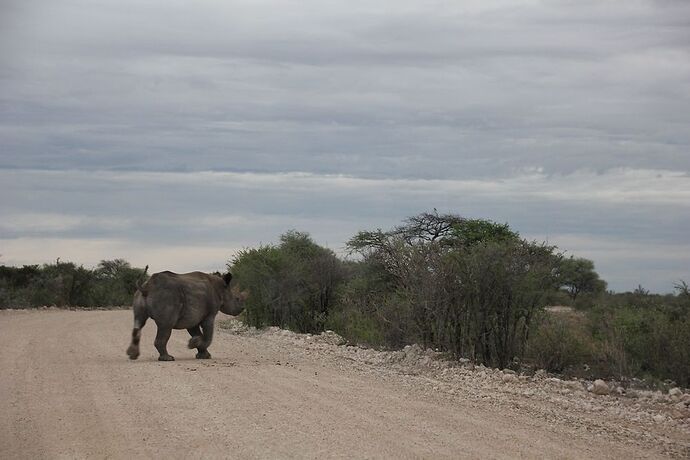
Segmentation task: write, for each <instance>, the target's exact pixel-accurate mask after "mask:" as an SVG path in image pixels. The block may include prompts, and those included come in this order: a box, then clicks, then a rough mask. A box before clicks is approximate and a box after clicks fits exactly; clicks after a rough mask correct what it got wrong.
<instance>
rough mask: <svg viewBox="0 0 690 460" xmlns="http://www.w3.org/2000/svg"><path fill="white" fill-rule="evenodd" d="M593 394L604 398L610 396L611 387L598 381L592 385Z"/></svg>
mask: <svg viewBox="0 0 690 460" xmlns="http://www.w3.org/2000/svg"><path fill="white" fill-rule="evenodd" d="M591 391H592V393H594V394H595V395H600V396H604V395H607V394H609V386H608V385H607V384H606V382H604V381H603V380H601V379H596V380H595V381H594V384H593V385H592V390H591Z"/></svg>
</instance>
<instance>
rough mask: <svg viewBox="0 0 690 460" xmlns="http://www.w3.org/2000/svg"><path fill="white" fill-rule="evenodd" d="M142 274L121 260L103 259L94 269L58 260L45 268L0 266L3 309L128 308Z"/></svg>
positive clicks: (1, 304)
mask: <svg viewBox="0 0 690 460" xmlns="http://www.w3.org/2000/svg"><path fill="white" fill-rule="evenodd" d="M142 274H143V270H142V269H139V268H132V267H131V266H130V265H129V263H128V262H126V261H124V260H122V259H116V260H112V261H107V260H103V261H101V262H100V264H99V265H98V267H97V268H96V269H93V270H91V269H88V268H85V267H83V266H81V265H76V264H74V263H72V262H61V261H60V260H59V259H58V260H57V261H56V262H55V263H52V264H44V265H42V266H38V265H25V266H23V267H6V266H0V308H28V307H37V306H43V305H55V306H58V307H81V308H93V307H104V306H118V305H126V304H129V303H130V302H131V301H132V295H133V294H134V291H135V290H136V285H135V283H136V280H137V279H139V278H140V277H141V276H142Z"/></svg>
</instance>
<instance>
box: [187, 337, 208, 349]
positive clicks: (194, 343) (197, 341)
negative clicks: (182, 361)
mask: <svg viewBox="0 0 690 460" xmlns="http://www.w3.org/2000/svg"><path fill="white" fill-rule="evenodd" d="M203 341H204V338H203V337H202V336H200V335H195V336H194V337H192V338H191V339H189V343H188V344H187V347H188V348H199V346H200V345H201V344H202V343H203Z"/></svg>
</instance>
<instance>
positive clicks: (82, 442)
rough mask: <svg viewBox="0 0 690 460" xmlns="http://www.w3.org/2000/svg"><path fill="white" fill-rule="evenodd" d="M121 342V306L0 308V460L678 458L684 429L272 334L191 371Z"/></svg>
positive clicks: (187, 355) (179, 348)
mask: <svg viewBox="0 0 690 460" xmlns="http://www.w3.org/2000/svg"><path fill="white" fill-rule="evenodd" d="M220 316H222V315H220ZM130 331H131V312H129V311H126V310H121V311H59V310H57V311H56V310H43V311H36V310H34V311H1V312H0V369H2V374H1V375H0V395H2V397H1V398H0V458H3V459H4V458H31V459H35V458H160V457H164V456H165V457H170V458H185V457H190V456H191V457H192V458H657V457H666V456H669V455H670V456H676V457H683V456H687V455H690V447H689V446H690V438H688V437H687V436H688V433H690V431H687V430H685V427H684V426H677V425H667V424H661V425H658V426H657V427H656V428H655V426H654V425H649V424H648V423H647V422H644V423H643V422H640V423H638V424H635V422H626V421H624V420H623V421H621V420H618V419H616V418H615V417H614V416H613V415H609V412H611V411H609V409H606V408H605V409H596V407H594V406H593V405H592V404H593V403H591V402H589V403H588V404H589V406H588V407H589V409H587V410H584V409H583V410H580V409H578V407H579V406H573V409H572V410H573V411H575V412H577V413H574V414H562V413H561V412H562V411H561V408H562V407H566V409H567V407H569V406H567V404H566V405H562V404H561V405H560V406H559V403H558V401H557V400H550V399H549V398H548V397H546V396H543V395H541V394H540V393H539V392H538V391H536V390H535V391H533V392H532V390H531V389H530V388H528V387H527V386H526V385H528V383H524V382H518V383H516V384H515V385H514V386H515V388H520V390H519V391H518V390H516V389H515V388H513V389H512V390H510V391H508V390H506V391H503V390H501V389H500V388H501V387H498V386H497V385H508V384H504V383H502V382H501V381H500V379H499V380H496V379H497V378H493V377H491V378H489V377H486V376H487V375H491V372H483V374H482V373H477V371H474V370H473V371H472V372H469V371H468V373H467V379H466V380H465V381H466V382H468V383H467V384H466V385H462V386H461V388H465V389H466V390H463V391H456V390H457V388H459V387H458V386H455V387H453V386H451V385H449V384H447V383H445V382H446V381H445V380H444V379H443V378H442V376H441V374H444V372H445V374H447V369H445V370H444V369H440V368H435V370H434V371H433V372H432V373H431V374H429V375H425V374H424V373H423V372H422V373H419V372H414V373H412V374H413V375H410V374H409V373H407V374H406V373H405V372H403V371H401V369H403V368H402V367H400V366H397V367H396V366H378V365H376V363H374V362H373V361H372V359H373V360H375V359H374V358H371V356H373V355H371V356H370V357H369V358H366V359H364V360H358V359H354V358H351V357H350V355H356V354H357V349H356V347H343V346H341V347H337V346H335V345H330V344H326V343H317V341H316V340H313V339H314V338H310V337H306V338H305V337H301V338H300V337H297V338H295V336H294V335H290V334H282V333H276V331H275V330H274V331H273V332H272V333H263V334H259V333H254V334H252V333H232V332H227V331H223V330H217V333H216V336H215V339H214V343H213V345H212V347H211V348H210V351H211V353H212V355H213V359H211V360H195V359H194V354H193V352H192V351H191V350H187V349H186V347H185V345H186V342H187V340H188V336H187V334H186V332H185V331H174V332H173V336H172V338H171V342H170V344H169V347H168V349H169V351H170V353H171V354H172V355H173V356H175V357H176V361H175V362H165V363H162V362H158V361H157V360H156V358H157V353H156V351H155V349H154V347H153V345H152V342H153V337H154V335H155V324H153V323H152V322H149V323H148V324H147V326H146V327H145V328H144V330H143V336H142V343H141V345H142V347H141V348H142V355H141V357H140V358H139V359H138V360H137V361H130V360H128V359H127V357H126V356H125V349H126V347H127V345H128V342H129V337H130ZM312 342H314V343H312ZM345 349H348V350H345ZM359 353H360V354H361V353H362V351H360V352H359ZM365 356H366V353H365ZM387 356H388V355H387ZM441 367H443V366H441ZM458 372H460V371H458ZM463 372H464V371H463ZM445 374H444V375H445ZM458 375H460V374H458ZM462 375H465V374H462ZM473 375H476V376H477V377H476V378H474V377H472V376H473ZM481 375H484V376H485V377H481ZM463 378H464V377H463ZM473 378H474V380H471V379H473ZM487 379H488V380H487ZM459 382H460V381H459ZM483 382H488V383H483ZM461 383H462V382H461ZM525 388H527V389H526V390H525ZM540 388H541V387H540ZM523 390H525V391H527V393H525V392H524V391H523ZM530 392H532V393H530ZM554 394H555V395H561V396H562V392H561V393H554ZM559 397H560V396H559ZM568 397H569V396H564V397H563V398H565V399H566V400H567V399H568ZM575 397H577V398H581V399H583V400H587V401H589V400H590V399H591V398H593V396H590V395H589V394H587V393H586V392H584V393H583V394H582V395H575ZM563 398H562V399H563ZM599 398H601V397H599ZM604 398H605V399H606V398H608V399H606V400H607V401H608V400H609V399H611V400H612V399H613V398H612V397H604ZM556 399H557V398H556ZM609 402H610V401H609ZM607 404H608V403H607ZM611 404H613V403H611ZM611 404H609V406H610V405H611ZM614 406H615V404H614V405H613V406H611V407H614ZM592 407H594V409H592ZM604 407H608V406H607V405H606V404H604ZM590 409H591V410H590ZM611 413H613V412H611ZM548 414H552V415H551V416H549V415H548ZM617 423H619V424H620V425H621V426H620V427H618V426H617V425H616V424H617ZM611 424H614V425H616V426H614V427H613V428H611V427H610V426H609V425H611ZM623 425H625V426H623ZM607 426H609V428H607ZM650 427H651V428H650Z"/></svg>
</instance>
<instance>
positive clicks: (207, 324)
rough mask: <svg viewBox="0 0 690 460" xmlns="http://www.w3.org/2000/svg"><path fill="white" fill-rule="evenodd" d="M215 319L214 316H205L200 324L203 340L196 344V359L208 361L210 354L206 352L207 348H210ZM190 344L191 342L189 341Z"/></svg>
mask: <svg viewBox="0 0 690 460" xmlns="http://www.w3.org/2000/svg"><path fill="white" fill-rule="evenodd" d="M215 319H216V315H211V316H207V317H206V318H204V320H203V321H202V322H201V330H202V331H203V336H202V337H203V340H202V341H201V342H199V343H198V344H197V347H196V348H197V350H198V351H199V352H198V353H197V354H196V358H197V359H210V358H211V353H209V352H208V347H210V346H211V342H212V341H213V323H214V321H215ZM190 342H191V341H190Z"/></svg>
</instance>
